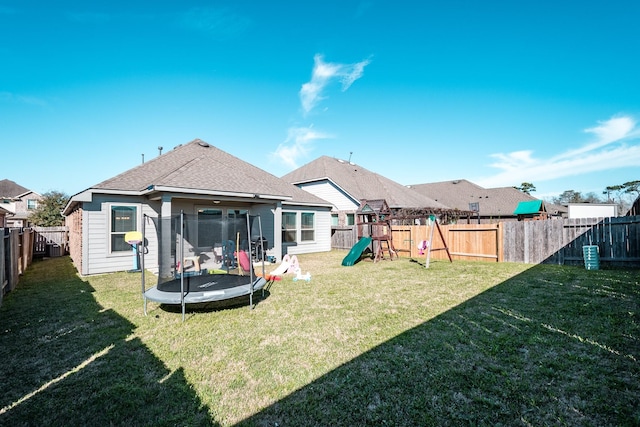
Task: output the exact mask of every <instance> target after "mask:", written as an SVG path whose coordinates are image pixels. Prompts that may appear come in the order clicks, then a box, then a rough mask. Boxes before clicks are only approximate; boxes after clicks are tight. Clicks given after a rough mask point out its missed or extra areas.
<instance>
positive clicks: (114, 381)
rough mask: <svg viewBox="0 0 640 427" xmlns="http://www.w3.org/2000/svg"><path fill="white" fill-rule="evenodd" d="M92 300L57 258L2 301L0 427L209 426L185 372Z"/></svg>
mask: <svg viewBox="0 0 640 427" xmlns="http://www.w3.org/2000/svg"><path fill="white" fill-rule="evenodd" d="M92 292H93V289H92V288H91V286H90V285H89V284H88V283H87V282H85V281H83V280H81V279H80V278H78V276H77V275H76V271H75V269H74V267H73V266H72V264H71V261H70V260H69V258H67V257H63V258H52V259H49V260H44V261H36V262H34V263H33V264H32V265H31V267H30V268H29V270H28V271H27V272H26V273H25V274H24V276H23V277H22V279H21V282H20V287H19V288H18V290H17V291H15V292H12V293H11V294H9V295H7V297H6V299H5V301H4V304H3V306H2V307H0V378H2V383H1V385H0V387H2V392H1V393H0V425H47V424H48V423H51V420H54V422H53V424H55V425H154V426H160V425H200V426H212V425H215V424H214V423H213V422H212V421H211V419H210V416H209V411H208V408H207V407H205V406H204V405H203V404H202V403H201V401H200V399H199V398H198V396H197V395H196V393H195V392H194V390H193V389H192V387H191V386H190V384H189V383H188V381H187V380H186V378H185V376H184V374H183V372H182V371H181V370H176V371H173V372H171V371H169V370H168V369H167V367H166V366H165V365H164V364H163V362H162V361H161V360H159V359H157V358H156V357H155V356H154V355H153V354H152V352H151V351H150V350H149V349H148V348H147V347H146V346H145V345H144V344H143V343H142V342H141V341H140V340H139V339H137V338H134V339H130V338H129V337H130V335H131V333H132V331H133V329H134V326H133V325H132V324H131V323H130V322H129V321H128V320H126V319H124V318H123V317H121V316H120V315H118V314H117V313H115V312H114V311H112V310H104V309H103V308H102V307H100V306H99V305H98V304H97V303H96V301H95V299H94V298H93V297H92ZM78 390H82V393H80V394H79V393H78Z"/></svg>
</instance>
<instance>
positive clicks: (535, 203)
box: [513, 200, 546, 215]
mask: <svg viewBox="0 0 640 427" xmlns="http://www.w3.org/2000/svg"><path fill="white" fill-rule="evenodd" d="M539 212H546V210H545V208H544V203H543V202H542V200H528V201H525V202H520V203H518V206H517V207H516V210H515V211H513V214H514V215H532V214H537V213H539Z"/></svg>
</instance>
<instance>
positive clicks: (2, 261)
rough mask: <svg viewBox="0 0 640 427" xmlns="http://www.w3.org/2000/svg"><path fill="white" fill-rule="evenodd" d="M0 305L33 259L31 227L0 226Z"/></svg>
mask: <svg viewBox="0 0 640 427" xmlns="http://www.w3.org/2000/svg"><path fill="white" fill-rule="evenodd" d="M0 235H2V245H0V305H1V304H2V300H3V299H4V295H5V294H6V293H8V292H11V291H12V290H14V289H15V287H16V286H17V285H18V280H19V278H20V275H21V274H22V273H24V272H25V270H26V269H27V267H28V266H29V265H30V264H31V261H32V260H33V252H32V248H33V236H34V232H33V230H31V229H24V230H23V229H20V228H0Z"/></svg>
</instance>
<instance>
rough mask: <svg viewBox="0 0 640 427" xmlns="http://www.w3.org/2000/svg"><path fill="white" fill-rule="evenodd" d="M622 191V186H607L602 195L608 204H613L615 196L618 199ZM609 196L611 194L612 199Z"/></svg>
mask: <svg viewBox="0 0 640 427" xmlns="http://www.w3.org/2000/svg"><path fill="white" fill-rule="evenodd" d="M623 190H624V185H609V186H608V187H606V188H605V189H604V191H603V192H602V194H606V195H607V202H608V203H615V201H616V195H617V196H618V197H620V194H621V193H622V191H623ZM611 194H613V197H612V196H611Z"/></svg>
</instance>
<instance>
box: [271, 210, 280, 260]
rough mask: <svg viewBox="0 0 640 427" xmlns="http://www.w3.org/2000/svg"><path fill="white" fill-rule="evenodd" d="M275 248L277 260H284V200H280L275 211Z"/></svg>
mask: <svg viewBox="0 0 640 427" xmlns="http://www.w3.org/2000/svg"><path fill="white" fill-rule="evenodd" d="M273 250H274V252H275V256H276V261H277V262H280V261H282V202H278V203H277V204H276V208H275V210H274V211H273Z"/></svg>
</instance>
